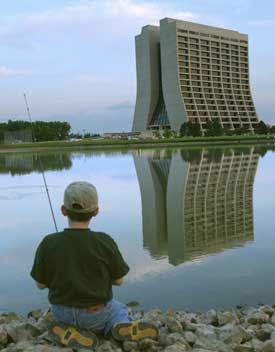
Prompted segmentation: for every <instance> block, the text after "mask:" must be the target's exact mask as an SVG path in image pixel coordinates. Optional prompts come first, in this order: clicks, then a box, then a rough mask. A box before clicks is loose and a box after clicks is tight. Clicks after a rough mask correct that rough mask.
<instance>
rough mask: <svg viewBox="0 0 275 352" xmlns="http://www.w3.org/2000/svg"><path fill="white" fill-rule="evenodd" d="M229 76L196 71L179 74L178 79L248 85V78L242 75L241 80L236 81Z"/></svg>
mask: <svg viewBox="0 0 275 352" xmlns="http://www.w3.org/2000/svg"><path fill="white" fill-rule="evenodd" d="M230 77H231V76H230V74H223V75H221V74H220V72H218V73H217V74H215V73H212V75H211V74H210V72H209V73H206V72H201V74H200V72H198V71H197V70H191V74H189V73H188V74H187V73H186V74H183V73H180V79H186V80H189V79H191V80H198V81H201V80H203V81H213V82H221V81H222V82H231V81H232V83H236V84H244V85H248V76H247V75H244V77H241V78H242V79H237V78H232V77H231V78H230Z"/></svg>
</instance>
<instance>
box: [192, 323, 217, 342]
mask: <svg viewBox="0 0 275 352" xmlns="http://www.w3.org/2000/svg"><path fill="white" fill-rule="evenodd" d="M196 335H197V337H205V338H207V339H209V340H210V339H212V340H213V339H214V340H216V339H217V333H216V329H215V328H214V327H213V326H212V325H205V326H199V327H198V328H197V329H196Z"/></svg>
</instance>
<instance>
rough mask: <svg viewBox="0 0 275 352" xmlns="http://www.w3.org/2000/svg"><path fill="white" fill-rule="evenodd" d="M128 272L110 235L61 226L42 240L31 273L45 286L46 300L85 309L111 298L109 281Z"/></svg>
mask: <svg viewBox="0 0 275 352" xmlns="http://www.w3.org/2000/svg"><path fill="white" fill-rule="evenodd" d="M128 271H129V267H128V265H127V264H126V263H125V261H124V259H123V257H122V255H121V253H120V251H119V249H118V247H117V245H116V243H115V241H114V240H113V239H112V238H111V237H110V236H108V235H107V234H105V233H101V232H94V231H91V230H90V229H65V230H64V231H62V232H58V233H54V234H51V235H48V236H46V237H45V238H44V239H43V240H42V242H41V243H40V245H39V247H38V248H37V251H36V254H35V260H34V264H33V268H32V271H31V276H32V277H33V278H34V279H35V280H36V281H37V282H39V283H41V284H44V285H46V286H47V287H48V288H49V301H50V303H52V304H62V305H67V306H73V307H80V308H87V307H90V306H93V305H96V304H100V303H106V302H108V301H109V300H110V299H112V297H113V293H112V282H113V281H114V280H117V279H120V278H121V277H123V276H125V275H126V274H127V273H128Z"/></svg>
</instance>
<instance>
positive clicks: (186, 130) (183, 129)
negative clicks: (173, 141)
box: [180, 121, 190, 137]
mask: <svg viewBox="0 0 275 352" xmlns="http://www.w3.org/2000/svg"><path fill="white" fill-rule="evenodd" d="M185 136H190V124H189V121H187V122H184V123H183V124H182V125H181V126H180V137H185Z"/></svg>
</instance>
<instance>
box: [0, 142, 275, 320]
mask: <svg viewBox="0 0 275 352" xmlns="http://www.w3.org/2000/svg"><path fill="white" fill-rule="evenodd" d="M42 168H43V170H44V172H45V175H46V179H47V183H48V186H49V192H50V195H51V199H52V203H53V209H54V213H55V216H56V219H57V224H58V228H59V229H63V228H64V227H66V226H67V223H66V218H64V217H63V216H62V215H61V212H60V206H61V204H62V198H63V192H64V189H65V187H66V186H67V184H69V183H70V182H73V181H78V180H84V181H88V182H91V183H93V184H94V185H95V186H96V187H97V189H98V193H99V202H100V213H99V215H98V216H97V217H96V218H95V219H94V220H93V221H92V223H91V229H93V230H98V231H103V232H106V233H108V234H110V235H111V236H112V237H113V238H114V239H115V241H116V242H117V243H118V245H119V247H120V249H121V252H122V253H123V256H124V258H125V260H126V261H127V263H128V264H129V266H130V268H131V270H130V273H129V274H128V276H127V278H126V280H125V284H124V285H123V286H122V287H116V288H114V295H115V297H116V298H117V299H120V300H122V301H123V302H125V303H127V302H129V301H138V302H140V304H141V307H142V308H144V309H148V308H153V307H159V308H161V309H164V310H166V309H168V308H174V309H194V310H196V311H198V310H207V309H210V308H213V307H215V308H226V307H233V306H236V305H238V304H242V303H246V304H258V303H273V304H274V300H275V280H274V277H275V153H274V152H273V151H272V150H269V149H268V148H266V147H263V146H255V147H248V146H247V147H239V148H237V147H236V148H232V147H226V148H208V149H207V148H202V149H200V148H193V149H186V148H184V149H183V148H182V149H181V148H168V149H144V150H133V151H127V152H126V151H121V152H119V151H118V152H91V151H88V150H87V151H86V150H81V151H70V152H67V151H66V152H40V153H11V154H1V155H0V181H1V182H0V190H1V191H0V207H1V222H0V267H1V269H0V282H1V291H0V311H15V312H17V313H19V314H26V313H27V312H28V311H30V310H32V309H34V308H38V307H42V308H43V307H46V306H47V305H48V301H47V292H46V290H44V291H40V290H38V289H37V288H36V287H35V284H34V282H33V280H32V279H31V278H30V276H29V272H30V269H31V266H32V262H33V257H34V253H35V249H36V247H37V246H38V244H39V242H40V241H41V240H42V238H43V237H44V236H45V235H47V234H49V233H52V232H54V225H53V221H52V218H51V213H50V208H49V204H48V201H47V196H46V193H45V189H44V186H43V179H42V174H41V169H42Z"/></svg>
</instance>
